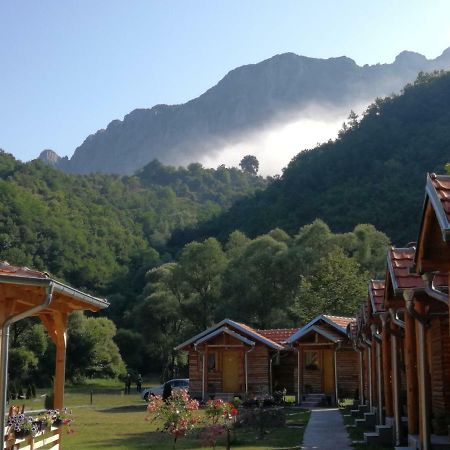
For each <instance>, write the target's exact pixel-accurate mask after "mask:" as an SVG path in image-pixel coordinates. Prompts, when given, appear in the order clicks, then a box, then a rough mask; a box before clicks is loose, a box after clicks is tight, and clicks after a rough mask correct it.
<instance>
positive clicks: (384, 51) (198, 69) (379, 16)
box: [0, 0, 450, 161]
mask: <svg viewBox="0 0 450 450" xmlns="http://www.w3.org/2000/svg"><path fill="white" fill-rule="evenodd" d="M449 18H450V2H449V1H447V0H442V1H438V0H427V1H425V0H423V1H418V0H402V1H395V0H389V1H388V0H376V1H373V0H341V1H336V0H329V1H325V0H315V1H311V0H308V1H305V0H295V1H290V0H272V1H269V0H237V1H235V0H189V1H188V0H178V1H173V0H122V1H118V0H63V1H61V0H39V1H35V0H27V1H24V0H2V1H1V2H0V61H1V70H0V148H2V149H4V150H6V151H8V152H10V153H12V154H14V155H15V156H16V157H17V158H18V159H21V160H23V161H26V160H30V159H33V158H35V157H37V155H38V154H39V153H40V152H41V150H43V149H46V148H51V149H53V150H55V151H56V152H57V153H58V154H59V155H61V156H64V155H68V156H69V157H70V156H71V155H72V153H73V151H74V150H75V148H76V147H77V146H79V145H80V144H81V143H82V142H83V141H84V139H85V138H86V137H87V136H88V135H89V134H92V133H94V132H95V131H97V130H98V129H101V128H105V127H106V126H107V124H108V123H109V122H110V121H112V120H114V119H122V118H123V116H124V115H125V114H127V113H129V112H130V111H132V110H133V109H135V108H149V107H152V106H153V105H155V104H158V103H168V104H174V103H183V102H186V101H188V100H190V99H192V98H195V97H197V96H199V95H200V94H201V93H203V92H204V91H205V90H207V89H208V88H210V87H212V86H213V85H215V84H216V83H217V82H218V81H219V80H220V79H221V78H223V76H224V75H225V74H226V73H227V72H228V71H229V70H231V69H233V68H235V67H238V66H241V65H244V64H250V63H256V62H259V61H261V60H264V59H267V58H269V57H271V56H273V55H275V54H278V53H283V52H294V53H297V54H301V55H305V56H310V57H317V58H329V57H335V56H342V55H346V56H348V57H350V58H352V59H354V60H355V61H356V62H357V63H358V64H360V65H362V64H375V63H390V62H392V61H393V60H394V58H395V56H396V55H397V54H398V53H400V52H401V51H402V50H412V51H417V52H419V53H422V54H424V55H425V56H427V57H428V58H435V57H436V56H438V55H440V54H441V53H442V51H443V50H444V49H446V48H447V47H450V26H449Z"/></svg>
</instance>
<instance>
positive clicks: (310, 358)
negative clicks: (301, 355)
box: [305, 352, 319, 370]
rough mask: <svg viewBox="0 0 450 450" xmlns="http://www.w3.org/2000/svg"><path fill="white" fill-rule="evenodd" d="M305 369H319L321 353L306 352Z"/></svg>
mask: <svg viewBox="0 0 450 450" xmlns="http://www.w3.org/2000/svg"><path fill="white" fill-rule="evenodd" d="M305 369H307V370H318V369H319V352H305Z"/></svg>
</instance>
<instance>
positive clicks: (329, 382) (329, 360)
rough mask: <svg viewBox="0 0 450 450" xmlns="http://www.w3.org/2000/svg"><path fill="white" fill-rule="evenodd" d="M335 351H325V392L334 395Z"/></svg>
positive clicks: (323, 354)
mask: <svg viewBox="0 0 450 450" xmlns="http://www.w3.org/2000/svg"><path fill="white" fill-rule="evenodd" d="M333 353H334V352H333V350H323V352H322V357H323V364H322V367H323V392H324V393H325V394H332V393H333V392H334V358H333Z"/></svg>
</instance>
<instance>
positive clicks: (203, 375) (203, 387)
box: [194, 344, 206, 401]
mask: <svg viewBox="0 0 450 450" xmlns="http://www.w3.org/2000/svg"><path fill="white" fill-rule="evenodd" d="M194 350H195V351H196V352H197V353H198V354H199V355H201V356H202V401H205V395H206V392H205V362H206V361H205V352H201V351H200V350H199V349H198V348H197V344H194Z"/></svg>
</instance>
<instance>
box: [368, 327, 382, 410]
mask: <svg viewBox="0 0 450 450" xmlns="http://www.w3.org/2000/svg"><path fill="white" fill-rule="evenodd" d="M370 348H371V355H370V356H371V361H370V363H371V364H370V370H371V372H370V377H371V379H372V382H371V385H372V394H371V396H372V405H375V406H376V408H377V411H379V408H380V405H379V404H378V395H377V393H378V380H377V341H376V339H375V338H374V337H373V336H372V339H371V347H370Z"/></svg>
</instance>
